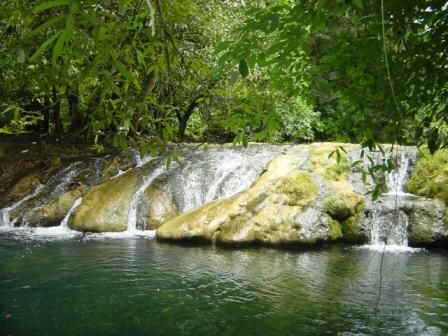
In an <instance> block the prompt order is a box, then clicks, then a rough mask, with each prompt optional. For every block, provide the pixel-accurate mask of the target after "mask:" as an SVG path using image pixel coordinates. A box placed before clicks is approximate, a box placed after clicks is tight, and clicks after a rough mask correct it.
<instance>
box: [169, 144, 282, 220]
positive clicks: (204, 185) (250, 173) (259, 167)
mask: <svg viewBox="0 0 448 336" xmlns="http://www.w3.org/2000/svg"><path fill="white" fill-rule="evenodd" d="M279 151H280V148H279V147H275V148H272V147H268V146H263V147H261V146H252V147H249V148H247V149H241V148H238V149H236V148H232V147H223V148H209V149H207V150H201V151H198V152H197V153H193V155H191V156H189V157H187V158H186V159H185V162H186V163H185V164H182V165H181V166H179V167H178V168H177V169H176V170H175V171H174V173H173V174H172V175H170V180H169V181H168V189H169V192H170V194H172V195H173V196H174V198H175V200H176V203H177V204H178V206H179V211H180V212H181V213H183V212H186V211H189V210H191V209H193V208H196V207H198V206H201V205H203V204H205V203H208V202H210V201H212V200H216V199H220V198H227V197H231V196H233V195H235V194H237V193H239V192H240V191H243V190H244V189H247V188H249V187H250V185H251V184H252V183H253V181H254V180H255V179H256V178H257V177H258V176H259V175H260V174H261V172H262V171H263V169H265V167H266V166H267V164H268V162H269V161H270V160H271V159H272V158H273V156H274V155H275V154H278V153H279Z"/></svg>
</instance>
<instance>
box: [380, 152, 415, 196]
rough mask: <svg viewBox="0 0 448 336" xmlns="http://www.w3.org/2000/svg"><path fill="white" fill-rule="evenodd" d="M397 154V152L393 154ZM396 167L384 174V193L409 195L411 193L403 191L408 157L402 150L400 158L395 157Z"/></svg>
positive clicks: (406, 177)
mask: <svg viewBox="0 0 448 336" xmlns="http://www.w3.org/2000/svg"><path fill="white" fill-rule="evenodd" d="M395 155H398V154H395ZM396 161H397V167H395V169H393V170H392V171H391V172H390V173H388V174H386V186H387V192H386V193H385V195H394V196H409V195H412V194H409V193H406V192H404V185H405V183H406V181H407V179H408V167H409V158H408V157H406V153H405V152H404V151H403V152H402V153H401V155H400V158H399V159H398V158H397V160H396Z"/></svg>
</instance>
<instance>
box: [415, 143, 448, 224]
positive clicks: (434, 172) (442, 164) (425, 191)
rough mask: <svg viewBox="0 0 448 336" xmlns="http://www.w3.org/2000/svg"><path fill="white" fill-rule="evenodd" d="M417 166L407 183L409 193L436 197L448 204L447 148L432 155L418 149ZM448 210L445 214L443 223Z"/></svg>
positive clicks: (446, 217) (423, 149)
mask: <svg viewBox="0 0 448 336" xmlns="http://www.w3.org/2000/svg"><path fill="white" fill-rule="evenodd" d="M420 153H421V154H420V157H419V160H418V162H417V166H416V167H415V169H414V170H413V172H412V176H411V178H410V179H409V182H408V184H407V190H408V191H409V192H410V193H413V194H416V195H420V196H426V197H430V198H436V199H438V200H440V201H442V202H444V203H445V205H448V149H443V150H439V151H437V152H436V153H434V154H433V155H431V154H430V153H429V151H428V150H427V149H425V148H421V149H420ZM447 219H448V212H447V215H446V216H445V223H446V222H447Z"/></svg>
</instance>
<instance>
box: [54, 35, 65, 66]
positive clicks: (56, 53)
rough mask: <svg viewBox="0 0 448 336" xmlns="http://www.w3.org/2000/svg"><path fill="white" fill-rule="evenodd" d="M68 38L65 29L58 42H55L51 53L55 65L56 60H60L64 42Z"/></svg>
mask: <svg viewBox="0 0 448 336" xmlns="http://www.w3.org/2000/svg"><path fill="white" fill-rule="evenodd" d="M65 40H66V35H65V31H63V32H62V33H61V35H59V38H58V40H57V41H56V43H55V44H54V47H53V52H52V55H51V60H52V62H53V65H55V64H56V61H57V60H58V57H59V56H60V55H61V53H62V50H63V49H64V43H65Z"/></svg>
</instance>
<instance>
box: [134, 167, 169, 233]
mask: <svg viewBox="0 0 448 336" xmlns="http://www.w3.org/2000/svg"><path fill="white" fill-rule="evenodd" d="M164 171H165V167H164V166H163V165H160V166H159V167H157V168H156V169H155V170H154V171H152V172H151V173H150V174H149V175H148V176H145V177H144V178H143V183H142V184H141V185H140V187H139V188H138V189H137V191H136V192H135V193H134V195H133V196H132V199H131V202H130V204H129V212H128V226H127V230H126V232H128V233H130V234H142V233H143V232H144V230H139V229H138V228H137V209H138V206H139V203H140V201H141V198H142V195H143V193H144V192H145V190H146V188H148V187H149V186H150V185H151V183H152V182H153V181H154V180H155V179H156V178H157V177H159V176H160V174H162V173H163V172H164ZM151 231H152V230H151Z"/></svg>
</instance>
